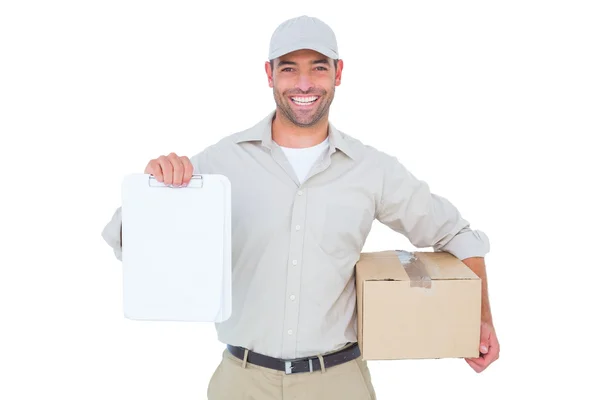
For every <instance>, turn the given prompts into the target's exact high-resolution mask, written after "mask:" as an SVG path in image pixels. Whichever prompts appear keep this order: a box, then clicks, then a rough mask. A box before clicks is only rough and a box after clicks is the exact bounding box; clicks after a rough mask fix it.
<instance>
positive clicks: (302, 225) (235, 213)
mask: <svg viewBox="0 0 600 400" xmlns="http://www.w3.org/2000/svg"><path fill="white" fill-rule="evenodd" d="M342 70H343V61H342V60H341V59H339V57H338V52H337V42H336V37H335V34H334V32H333V31H332V30H331V28H330V27H329V26H328V25H326V24H325V23H324V22H322V21H320V20H319V19H316V18H310V17H307V16H301V17H298V18H294V19H290V20H288V21H285V22H283V23H282V24H281V25H280V26H279V27H278V28H277V29H276V30H275V32H274V33H273V35H272V38H271V43H270V51H269V60H268V61H267V62H266V63H265V71H266V75H267V79H268V83H269V87H271V88H273V94H274V98H275V102H276V109H275V110H274V111H273V112H271V113H269V114H268V115H267V116H266V117H265V118H264V119H262V120H261V121H260V122H258V123H257V124H256V125H255V126H253V127H251V128H249V129H247V130H244V131H241V132H237V133H235V134H232V135H230V136H227V137H225V138H223V139H221V140H220V141H219V142H218V143H216V144H213V145H212V146H210V147H208V148H206V149H205V150H203V151H202V152H200V153H198V154H196V155H195V156H193V157H192V158H191V159H188V158H187V157H186V156H181V157H180V156H178V155H176V154H174V153H171V154H169V155H168V156H161V157H158V158H157V159H154V160H151V161H150V162H149V163H148V165H147V167H146V170H145V173H148V174H152V175H154V176H155V177H156V179H157V180H158V181H160V182H164V183H165V184H170V185H174V186H180V185H185V184H187V183H188V182H189V180H190V179H191V176H192V173H198V174H199V173H204V174H212V173H218V174H223V175H225V176H227V177H228V178H229V179H230V181H231V187H232V243H233V258H232V260H233V270H234V273H233V312H232V315H231V317H230V318H229V319H228V320H227V321H225V322H222V323H219V324H217V325H216V326H217V331H218V337H219V340H220V341H222V342H223V343H226V344H228V346H227V348H226V349H225V350H224V352H223V358H222V361H221V363H220V365H219V366H218V368H217V369H216V371H215V372H214V374H213V376H212V378H211V380H210V383H209V387H208V398H209V399H215V400H216V399H311V400H315V399H328V400H329V399H345V400H352V399H357V400H358V399H375V398H376V396H375V391H374V388H373V385H372V383H371V377H370V372H369V369H368V367H367V364H366V361H364V360H363V359H362V358H361V357H360V351H359V349H358V347H357V345H356V342H357V336H356V335H357V333H356V327H357V321H356V309H355V307H356V293H355V287H354V284H355V281H354V266H355V263H356V261H357V260H358V258H359V256H360V252H361V250H362V246H363V244H364V242H365V240H366V237H367V235H368V233H369V230H370V228H371V225H372V222H373V221H374V219H377V220H379V221H380V222H382V223H383V224H385V225H387V226H389V227H390V228H392V229H393V230H395V231H397V232H400V233H402V234H403V235H406V237H407V238H409V240H410V241H411V243H413V244H414V245H415V246H417V247H421V248H422V247H434V249H436V250H443V251H447V252H449V253H452V254H454V255H455V256H457V257H458V258H460V259H461V260H463V262H464V263H465V264H467V265H468V266H469V267H470V268H472V269H473V271H475V273H476V274H477V275H479V276H480V277H481V278H482V280H483V288H484V289H483V307H482V327H481V333H482V335H481V343H482V347H481V353H482V354H481V356H480V357H479V358H477V359H471V360H467V362H468V363H469V365H470V366H471V367H472V368H473V369H474V370H475V371H477V372H480V371H482V370H483V369H485V368H486V367H487V366H488V365H489V364H490V363H491V362H492V361H494V360H495V359H496V358H497V357H498V352H499V347H498V341H497V339H496V335H495V333H494V328H493V324H492V319H491V313H490V308H489V301H488V296H487V283H486V273H485V264H484V259H483V257H484V256H485V254H486V253H487V252H488V251H489V242H488V239H487V237H486V235H485V234H484V233H483V232H478V231H473V230H471V229H470V228H469V223H468V222H467V221H466V220H464V219H463V218H462V217H461V216H460V214H459V212H458V210H457V209H456V208H455V207H454V206H453V205H452V204H451V203H450V202H449V201H448V200H446V199H444V198H443V197H440V196H437V195H434V194H432V193H430V191H429V188H428V185H427V184H426V183H425V182H423V181H420V180H418V179H416V178H415V177H414V176H413V175H412V174H411V173H410V172H409V171H407V170H406V169H405V168H404V166H403V165H402V164H401V163H399V162H398V160H397V159H396V158H394V157H392V156H389V155H387V154H385V153H383V152H381V151H379V150H376V149H374V148H372V147H370V146H366V145H364V144H362V143H361V142H360V141H358V140H356V139H354V138H352V137H351V136H349V135H347V134H345V133H343V132H341V131H339V130H338V129H336V128H335V127H334V126H333V125H332V124H331V123H330V122H329V120H328V118H329V107H330V105H331V102H332V101H333V98H334V92H335V87H336V86H338V85H340V83H341V77H342ZM120 226H121V215H120V208H119V209H117V211H116V212H115V214H114V216H113V219H112V221H111V222H110V223H109V224H108V225H107V226H106V228H105V229H104V231H103V235H104V238H105V240H106V241H107V242H108V243H110V244H111V245H112V247H113V248H114V251H115V254H116V255H117V257H118V258H120V254H121V240H120V235H119V229H120ZM125 245H126V244H125ZM291 360H294V361H291Z"/></svg>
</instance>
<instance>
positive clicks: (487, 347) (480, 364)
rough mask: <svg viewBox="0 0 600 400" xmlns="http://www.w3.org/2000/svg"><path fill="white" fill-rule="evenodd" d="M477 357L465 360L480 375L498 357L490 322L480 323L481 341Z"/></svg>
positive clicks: (498, 351)
mask: <svg viewBox="0 0 600 400" xmlns="http://www.w3.org/2000/svg"><path fill="white" fill-rule="evenodd" d="M479 352H480V354H479V357H477V358H466V359H465V360H466V361H467V364H469V365H470V366H471V368H473V369H474V370H475V372H477V373H480V372H482V371H483V370H484V369H486V368H487V367H488V366H489V365H490V364H491V363H493V362H494V361H496V360H497V359H498V357H500V344H499V343H498V338H497V337H496V330H495V329H494V325H493V324H492V323H491V322H487V321H482V322H481V339H480V343H479Z"/></svg>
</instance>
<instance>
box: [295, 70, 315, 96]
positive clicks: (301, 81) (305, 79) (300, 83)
mask: <svg viewBox="0 0 600 400" xmlns="http://www.w3.org/2000/svg"><path fill="white" fill-rule="evenodd" d="M295 86H296V88H297V89H300V90H302V91H303V92H308V91H309V90H310V88H312V86H313V84H312V79H311V78H310V75H307V74H300V76H299V77H298V80H297V81H296V85H295Z"/></svg>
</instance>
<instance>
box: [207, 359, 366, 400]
mask: <svg viewBox="0 0 600 400" xmlns="http://www.w3.org/2000/svg"><path fill="white" fill-rule="evenodd" d="M315 361H316V362H320V360H315ZM207 395H208V400H337V399H340V400H376V397H375V390H374V389H373V385H372V383H371V374H370V372H369V368H368V367H367V362H366V361H365V360H363V359H362V357H358V358H357V359H355V360H352V361H347V362H345V363H343V364H340V365H336V366H334V367H331V368H326V369H325V371H322V370H319V371H313V372H300V373H296V374H290V375H286V374H285V372H284V371H277V370H273V369H270V368H265V367H261V366H258V365H254V364H250V363H249V362H244V361H243V360H240V359H239V358H237V357H235V356H234V355H232V354H231V353H230V352H229V351H228V350H227V349H225V350H224V351H223V358H222V360H221V362H220V364H219V365H218V366H217V368H216V370H215V371H214V373H213V375H212V377H211V379H210V382H209V384H208V391H207Z"/></svg>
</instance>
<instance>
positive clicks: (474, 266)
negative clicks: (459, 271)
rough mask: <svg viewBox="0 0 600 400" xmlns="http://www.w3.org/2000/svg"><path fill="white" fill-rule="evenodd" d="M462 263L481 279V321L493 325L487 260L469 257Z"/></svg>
mask: <svg viewBox="0 0 600 400" xmlns="http://www.w3.org/2000/svg"><path fill="white" fill-rule="evenodd" d="M462 262H463V263H465V265H466V266H467V267H469V268H470V269H471V270H472V271H473V272H474V273H475V274H476V275H477V276H478V277H479V278H481V321H482V322H488V323H490V324H492V312H491V309H490V299H489V295H488V285H487V274H486V270H485V260H484V258H483V257H469V258H465V259H464V260H462ZM492 325H493V324H492Z"/></svg>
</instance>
